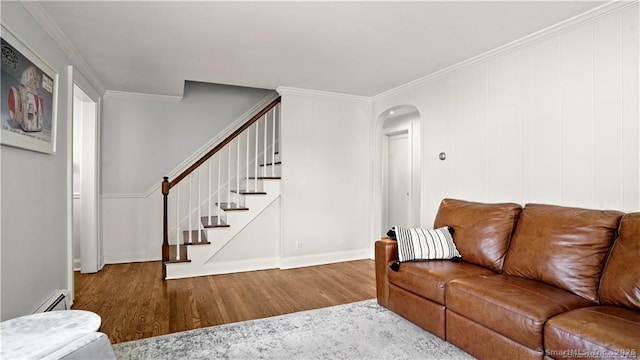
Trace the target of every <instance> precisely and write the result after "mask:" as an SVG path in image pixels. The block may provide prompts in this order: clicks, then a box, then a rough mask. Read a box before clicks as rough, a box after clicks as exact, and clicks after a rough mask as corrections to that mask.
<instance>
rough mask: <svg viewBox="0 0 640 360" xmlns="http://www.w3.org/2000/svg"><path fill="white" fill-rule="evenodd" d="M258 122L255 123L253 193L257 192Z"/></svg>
mask: <svg viewBox="0 0 640 360" xmlns="http://www.w3.org/2000/svg"><path fill="white" fill-rule="evenodd" d="M259 124H260V120H258V121H256V131H255V134H256V147H255V153H256V154H255V156H254V157H253V165H254V171H253V173H254V174H255V176H256V178H255V179H254V180H253V191H258V132H259V129H260V126H259Z"/></svg>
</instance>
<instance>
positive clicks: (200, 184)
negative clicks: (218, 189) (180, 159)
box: [196, 168, 202, 243]
mask: <svg viewBox="0 0 640 360" xmlns="http://www.w3.org/2000/svg"><path fill="white" fill-rule="evenodd" d="M201 172H202V169H200V168H199V169H198V217H197V218H196V219H198V222H197V224H198V243H202V231H201V229H200V221H201V220H200V219H202V213H201V210H200V208H201V207H202V196H201V193H200V192H201V191H202V189H201V186H202V179H201V178H202V176H201V174H200V173H201Z"/></svg>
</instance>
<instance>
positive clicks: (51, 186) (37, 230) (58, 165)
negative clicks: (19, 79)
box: [0, 1, 72, 320]
mask: <svg viewBox="0 0 640 360" xmlns="http://www.w3.org/2000/svg"><path fill="white" fill-rule="evenodd" d="M0 6H1V7H2V9H1V10H2V11H1V12H2V14H1V22H2V25H4V26H7V27H8V28H9V29H10V30H11V31H12V32H13V35H15V36H16V37H17V38H18V39H20V40H21V41H22V42H23V43H24V44H25V45H27V46H28V47H29V48H30V49H31V50H32V51H33V52H34V53H36V54H38V56H40V57H41V58H42V60H44V61H45V62H46V63H47V64H49V65H50V66H51V67H52V68H53V69H54V70H55V71H56V72H57V73H58V74H59V83H58V114H57V149H56V153H55V154H52V155H47V154H42V153H37V152H33V151H28V150H24V149H18V148H12V147H8V146H4V145H2V146H1V147H0V164H1V173H2V174H1V178H2V179H1V182H2V187H1V189H0V199H1V208H2V210H1V212H2V217H1V222H2V224H1V226H0V227H1V230H0V236H1V237H2V239H1V241H0V244H1V245H0V246H1V251H0V253H1V267H0V269H1V280H2V281H1V284H2V285H1V291H0V292H1V304H0V311H1V314H0V318H1V319H2V320H6V319H9V318H13V317H16V316H20V315H25V314H29V313H31V312H33V311H34V310H35V309H36V308H38V306H40V305H41V304H42V303H43V302H44V301H45V300H46V299H47V298H48V297H49V296H50V295H51V294H52V293H53V291H54V290H55V289H64V288H70V286H69V284H68V283H67V280H68V278H67V275H68V272H69V264H70V263H69V259H68V257H69V256H68V253H67V211H66V209H67V199H70V197H71V194H70V193H68V191H67V180H68V178H67V177H68V174H67V142H68V141H70V139H68V138H67V126H68V124H69V116H70V114H71V110H72V109H70V107H69V102H70V98H71V96H72V94H71V93H70V92H69V91H68V89H69V84H68V81H67V64H69V63H70V62H69V60H68V59H67V58H66V56H65V54H64V52H63V51H62V50H61V49H60V48H58V47H57V46H56V45H55V43H54V41H53V40H52V39H51V38H50V37H49V36H48V35H47V33H46V32H45V31H44V30H43V29H42V28H41V27H40V26H38V25H37V23H36V21H35V20H34V18H33V17H32V16H31V15H30V14H29V13H28V12H27V11H26V9H25V8H24V7H23V5H22V4H21V3H19V2H4V1H3V2H2V4H1V5H0Z"/></svg>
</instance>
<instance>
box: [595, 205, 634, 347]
mask: <svg viewBox="0 0 640 360" xmlns="http://www.w3.org/2000/svg"><path fill="white" fill-rule="evenodd" d="M600 301H601V303H602V304H604V305H616V306H626V307H628V308H631V309H636V310H640V213H633V214H627V215H625V216H623V217H622V220H621V221H620V230H619V235H618V238H617V239H616V241H615V242H614V244H613V249H612V250H611V255H610V256H609V260H608V261H607V264H606V265H605V269H604V274H603V275H602V280H601V282H600ZM638 336H639V337H640V335H638ZM639 350H640V349H639Z"/></svg>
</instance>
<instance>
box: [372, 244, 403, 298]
mask: <svg viewBox="0 0 640 360" xmlns="http://www.w3.org/2000/svg"><path fill="white" fill-rule="evenodd" d="M375 246H376V248H375V250H376V253H375V260H376V294H377V297H378V304H380V305H382V306H384V307H389V278H388V277H387V272H388V271H389V263H391V262H393V261H396V260H398V243H397V242H396V241H394V240H391V239H389V238H382V239H380V240H378V241H376V245H375Z"/></svg>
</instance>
